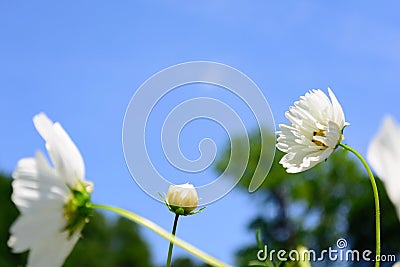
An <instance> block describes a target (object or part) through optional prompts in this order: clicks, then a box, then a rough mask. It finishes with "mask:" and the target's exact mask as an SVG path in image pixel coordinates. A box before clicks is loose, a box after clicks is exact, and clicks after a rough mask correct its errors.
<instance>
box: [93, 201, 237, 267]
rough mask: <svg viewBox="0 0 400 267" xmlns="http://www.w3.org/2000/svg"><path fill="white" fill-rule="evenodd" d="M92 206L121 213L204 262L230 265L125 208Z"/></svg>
mask: <svg viewBox="0 0 400 267" xmlns="http://www.w3.org/2000/svg"><path fill="white" fill-rule="evenodd" d="M92 208H95V209H103V210H108V211H112V212H115V213H117V214H119V215H121V216H122V217H125V218H127V219H129V220H131V221H133V222H135V223H137V224H140V225H142V226H144V227H146V228H148V229H150V230H152V231H153V232H155V233H156V234H158V235H160V236H162V237H163V238H165V239H167V240H169V241H170V242H173V243H174V244H176V245H177V246H179V247H181V248H183V249H185V250H186V251H188V252H189V253H191V254H193V255H194V256H196V257H198V258H199V259H201V260H203V261H204V262H206V263H208V264H210V265H211V266H216V267H230V266H229V265H227V264H225V263H223V262H221V261H219V260H217V259H216V258H214V257H212V256H210V255H208V254H206V253H205V252H203V251H201V250H199V249H198V248H196V247H194V246H192V245H191V244H189V243H187V242H185V241H183V240H182V239H180V238H178V237H174V236H172V235H171V234H170V233H168V232H167V231H166V230H164V229H163V228H161V227H160V226H158V225H157V224H155V223H154V222H152V221H150V220H148V219H146V218H143V217H141V216H139V215H137V214H135V213H132V212H129V211H127V210H124V209H120V208H117V207H111V206H105V205H100V204H92Z"/></svg>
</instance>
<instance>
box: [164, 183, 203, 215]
mask: <svg viewBox="0 0 400 267" xmlns="http://www.w3.org/2000/svg"><path fill="white" fill-rule="evenodd" d="M166 201H167V204H168V206H169V207H170V209H171V210H172V211H173V212H175V213H182V214H181V215H188V214H189V213H190V212H191V211H193V210H194V209H195V208H197V205H198V203H199V198H198V197H197V191H196V189H195V188H194V186H193V185H191V184H188V183H186V184H181V185H170V186H169V188H168V193H167V199H166ZM182 209H183V212H182ZM178 210H181V212H179V211H178Z"/></svg>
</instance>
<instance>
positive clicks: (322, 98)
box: [276, 88, 348, 173]
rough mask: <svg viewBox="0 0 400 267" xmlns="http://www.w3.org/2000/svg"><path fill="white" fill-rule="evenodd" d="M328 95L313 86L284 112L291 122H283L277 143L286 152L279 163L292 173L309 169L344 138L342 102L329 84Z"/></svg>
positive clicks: (344, 122) (330, 152)
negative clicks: (312, 88) (313, 88)
mask: <svg viewBox="0 0 400 267" xmlns="http://www.w3.org/2000/svg"><path fill="white" fill-rule="evenodd" d="M328 92H329V97H330V99H331V100H329V98H328V96H327V95H326V94H325V93H324V92H323V91H321V90H320V89H318V90H312V91H309V92H308V93H306V94H305V96H301V97H300V100H299V101H296V102H295V103H294V106H291V107H290V108H289V111H287V112H286V113H285V115H286V118H287V119H288V120H290V122H291V124H290V125H289V124H280V125H279V127H280V131H278V132H277V134H278V135H279V137H278V144H277V145H276V147H277V148H278V149H279V150H281V151H282V152H285V153H287V154H286V155H285V156H284V157H282V159H281V160H280V162H279V163H280V164H282V166H283V167H284V168H286V169H287V172H289V173H297V172H302V171H305V170H308V169H310V168H312V167H314V166H315V165H317V164H318V163H319V162H321V161H323V160H325V159H326V158H328V157H329V156H330V155H331V154H332V152H333V151H334V149H335V148H336V147H337V146H338V145H339V143H340V142H341V141H342V140H343V135H342V133H343V129H344V127H345V126H346V125H348V123H347V122H346V121H345V118H344V113H343V109H342V107H341V105H340V104H339V102H338V100H337V99H336V97H335V95H334V94H333V92H332V91H331V89H329V88H328Z"/></svg>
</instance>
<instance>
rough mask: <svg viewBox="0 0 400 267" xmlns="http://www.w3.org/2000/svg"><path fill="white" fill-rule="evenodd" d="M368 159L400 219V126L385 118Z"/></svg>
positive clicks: (369, 151) (371, 145)
mask: <svg viewBox="0 0 400 267" xmlns="http://www.w3.org/2000/svg"><path fill="white" fill-rule="evenodd" d="M367 158H368V161H369V162H370V164H371V166H372V167H373V168H374V170H375V172H376V174H377V175H378V176H379V178H380V179H381V180H382V181H383V183H384V185H385V188H386V191H387V194H388V196H389V198H390V200H391V201H392V203H393V204H394V206H395V207H396V211H397V215H398V217H399V218H400V126H399V125H396V123H395V122H394V120H393V118H392V117H389V116H387V117H385V118H384V120H383V123H382V126H381V129H380V131H379V133H378V134H377V135H376V136H375V137H374V138H373V139H372V141H371V143H370V145H369V147H368V152H367Z"/></svg>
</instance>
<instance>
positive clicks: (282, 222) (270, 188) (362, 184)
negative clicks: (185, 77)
mask: <svg viewBox="0 0 400 267" xmlns="http://www.w3.org/2000/svg"><path fill="white" fill-rule="evenodd" d="M264 136H265V138H268V140H269V141H270V139H271V138H274V136H272V135H271V134H265V135H264ZM244 142H247V141H246V139H244V138H242V137H237V138H234V139H233V141H232V145H237V146H239V147H240V146H241V144H243V143H244ZM263 149H266V148H265V147H264V148H263ZM260 151H261V137H260V134H259V132H253V133H252V134H251V135H250V155H249V158H242V159H238V158H234V157H232V158H231V157H230V155H231V151H230V147H227V148H225V150H224V152H223V154H222V155H221V157H220V159H219V160H218V161H217V164H216V169H217V171H218V172H219V173H222V172H223V171H224V170H225V169H226V167H227V165H228V163H229V162H230V164H233V165H235V164H240V162H238V160H242V161H247V160H248V165H247V168H246V170H245V172H244V174H243V175H240V173H230V175H231V176H232V177H238V176H241V180H240V183H239V186H238V187H239V188H241V189H243V190H244V191H246V192H247V188H248V186H249V184H250V181H251V179H252V177H253V174H254V172H255V167H256V166H257V163H258V161H259V157H260V156H259V155H260ZM269 153H273V152H272V150H271V151H270V152H269ZM242 154H243V155H246V153H242ZM282 156H283V153H282V152H280V151H278V150H276V155H275V158H274V161H273V163H272V167H271V170H270V172H269V174H268V175H267V177H266V179H265V181H264V182H263V184H262V185H261V187H260V188H259V189H258V190H257V191H256V192H254V193H252V194H253V195H252V198H253V199H255V200H256V199H258V204H256V203H257V202H255V204H254V205H258V206H259V214H258V215H257V217H256V218H252V219H251V220H250V221H249V225H248V227H249V229H250V230H251V231H254V232H255V231H256V229H260V230H261V233H262V240H264V242H265V244H266V245H268V248H269V250H270V249H285V250H290V249H295V248H296V247H297V246H299V245H303V246H306V247H308V248H310V249H314V250H315V251H317V252H318V251H322V250H323V249H327V248H328V247H332V248H335V246H336V241H337V240H338V239H339V238H345V239H346V240H347V241H348V243H349V246H348V247H349V248H351V249H358V250H360V251H361V250H364V249H369V250H371V251H373V252H374V251H375V211H374V198H373V194H372V188H371V185H370V181H369V178H368V176H367V174H366V171H365V170H364V169H362V168H360V167H361V166H360V164H358V162H357V161H356V159H355V158H354V157H352V155H350V154H349V153H348V152H347V151H345V150H343V149H341V148H338V149H337V150H336V151H335V152H334V153H333V154H332V155H331V157H329V158H328V159H327V160H326V161H325V162H322V163H320V164H318V165H317V166H316V167H314V168H312V169H310V170H308V171H305V172H302V173H298V174H288V173H287V172H286V171H285V169H284V168H283V167H282V166H281V165H280V164H279V160H280V159H281V158H282ZM266 164H268V162H266ZM377 182H378V186H379V193H380V201H381V231H382V232H381V236H382V253H383V254H398V253H399V252H400V246H399V244H400V242H399V239H398V238H399V236H400V223H399V220H398V218H397V216H396V213H395V210H394V207H393V205H392V204H391V202H390V201H389V199H388V197H387V195H386V192H385V190H384V188H383V186H382V184H381V183H380V181H379V180H378V181H377ZM257 251H258V248H257V243H256V241H255V242H254V244H253V245H248V246H246V247H244V248H242V249H241V250H240V251H238V252H237V257H236V259H237V266H248V263H249V262H251V261H254V260H256V259H257V256H256V255H257ZM374 253H375V252H374ZM324 264H327V266H329V265H330V264H329V263H327V262H325V263H319V264H317V263H312V265H313V266H314V265H315V266H324ZM349 265H350V263H349ZM354 265H357V266H364V265H363V263H362V262H356V263H354ZM369 265H371V263H365V266H369ZM383 266H385V265H383Z"/></svg>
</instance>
